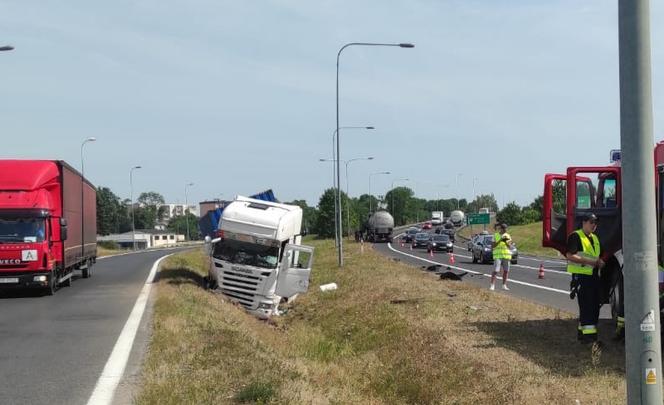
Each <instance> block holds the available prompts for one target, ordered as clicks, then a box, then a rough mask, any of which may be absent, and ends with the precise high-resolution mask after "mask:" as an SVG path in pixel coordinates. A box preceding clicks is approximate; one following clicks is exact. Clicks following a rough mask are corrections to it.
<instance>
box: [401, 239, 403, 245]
mask: <svg viewBox="0 0 664 405" xmlns="http://www.w3.org/2000/svg"><path fill="white" fill-rule="evenodd" d="M401 247H403V239H401Z"/></svg>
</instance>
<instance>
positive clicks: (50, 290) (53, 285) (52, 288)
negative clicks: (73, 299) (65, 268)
mask: <svg viewBox="0 0 664 405" xmlns="http://www.w3.org/2000/svg"><path fill="white" fill-rule="evenodd" d="M57 279H58V274H57V272H56V271H55V270H54V271H52V272H51V277H50V278H49V280H48V287H46V295H53V294H55V292H56V291H57V290H58V281H57Z"/></svg>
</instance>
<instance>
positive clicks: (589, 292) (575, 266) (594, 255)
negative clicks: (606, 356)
mask: <svg viewBox="0 0 664 405" xmlns="http://www.w3.org/2000/svg"><path fill="white" fill-rule="evenodd" d="M577 237H578V240H579V241H580V246H581V248H582V249H580V250H578V251H576V252H574V251H571V252H570V253H576V254H578V255H579V256H581V257H583V258H586V259H591V260H593V261H596V260H597V259H598V258H599V255H600V253H601V252H600V244H599V238H597V235H595V234H594V233H590V235H586V234H585V233H584V232H583V230H581V229H579V230H577V231H575V232H574V233H572V235H570V237H569V240H568V245H571V244H574V243H575V242H576V238H577ZM577 245H578V244H577ZM567 272H569V273H571V274H572V277H574V279H575V280H576V281H577V282H578V293H577V298H578V302H579V326H578V337H579V340H582V341H596V340H597V322H598V320H599V308H600V305H599V302H600V280H599V274H598V270H597V268H594V267H593V266H588V265H585V264H579V263H574V262H572V261H568V262H567Z"/></svg>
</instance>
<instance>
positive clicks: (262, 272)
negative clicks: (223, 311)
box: [206, 196, 314, 318]
mask: <svg viewBox="0 0 664 405" xmlns="http://www.w3.org/2000/svg"><path fill="white" fill-rule="evenodd" d="M301 228H302V209H301V208H300V207H297V206H294V205H288V204H280V203H275V202H269V201H263V200H256V199H252V198H248V197H242V196H238V197H236V199H235V200H234V201H233V202H231V203H230V204H229V205H228V206H226V207H225V208H224V210H223V212H222V215H221V219H220V220H219V227H218V231H217V232H218V234H217V237H216V238H215V239H210V238H206V246H207V251H208V254H209V255H210V267H209V272H208V283H209V287H210V288H213V289H216V288H218V289H220V290H221V292H222V293H223V294H224V295H226V296H228V297H229V298H230V299H231V300H233V301H235V302H238V303H239V304H241V305H242V306H243V307H244V308H245V309H247V311H249V312H250V313H252V314H254V315H256V316H258V317H259V318H268V317H270V316H272V315H274V314H277V313H278V306H279V303H280V302H281V300H282V299H286V300H293V299H294V298H295V297H296V296H297V294H298V293H302V292H306V291H307V289H308V287H309V276H310V274H311V267H312V263H313V252H314V248H313V247H310V246H304V245H301V244H300V243H301V234H300V232H301Z"/></svg>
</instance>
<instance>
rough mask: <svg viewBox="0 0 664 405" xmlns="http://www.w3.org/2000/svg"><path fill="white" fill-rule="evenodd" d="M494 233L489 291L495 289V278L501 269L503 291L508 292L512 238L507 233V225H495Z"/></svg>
mask: <svg viewBox="0 0 664 405" xmlns="http://www.w3.org/2000/svg"><path fill="white" fill-rule="evenodd" d="M494 229H495V230H496V233H494V234H493V243H492V244H491V247H492V248H493V263H494V266H495V267H494V268H493V273H492V274H491V287H489V290H491V291H493V290H495V289H496V276H497V275H498V273H499V272H500V269H501V267H502V269H503V290H506V291H507V290H509V288H508V287H507V275H508V273H509V272H510V261H511V260H512V252H511V251H510V244H511V243H512V237H511V236H510V234H509V233H507V224H504V223H503V224H500V225H498V224H496V225H495V226H494Z"/></svg>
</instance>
